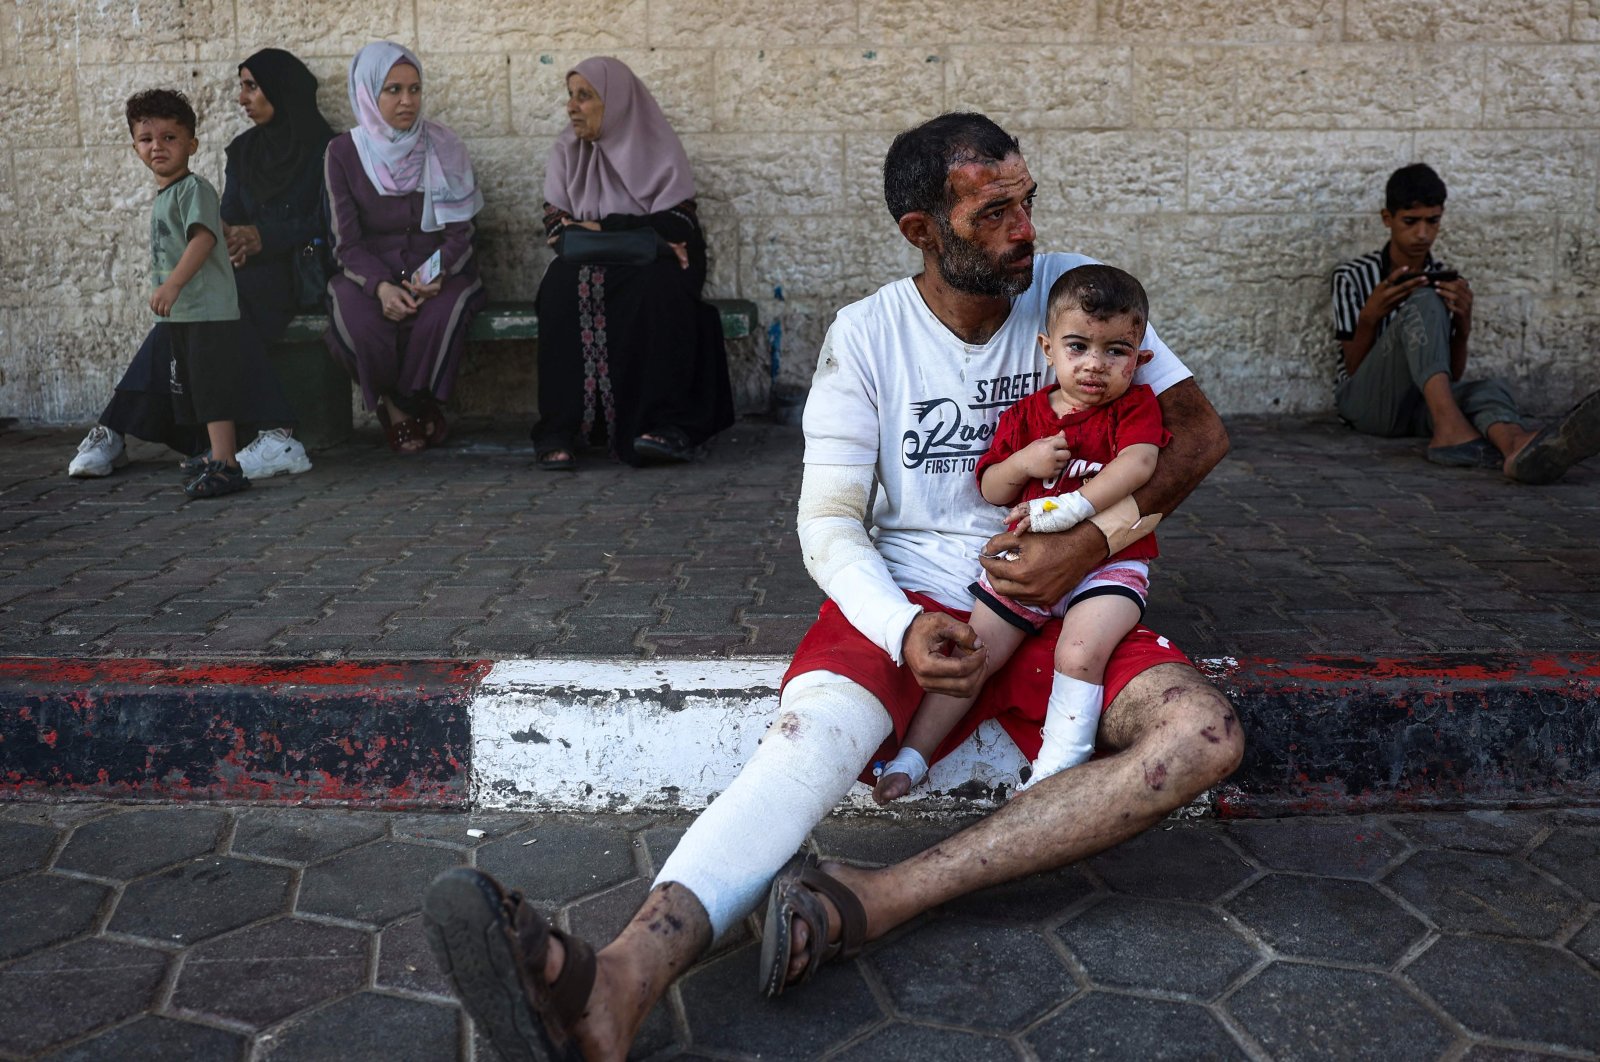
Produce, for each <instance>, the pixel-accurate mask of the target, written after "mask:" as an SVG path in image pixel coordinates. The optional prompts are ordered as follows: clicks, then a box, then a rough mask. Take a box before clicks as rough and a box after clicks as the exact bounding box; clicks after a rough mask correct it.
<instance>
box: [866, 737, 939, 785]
mask: <svg viewBox="0 0 1600 1062" xmlns="http://www.w3.org/2000/svg"><path fill="white" fill-rule="evenodd" d="M873 773H874V774H876V775H877V776H878V777H879V778H883V777H886V776H888V775H891V774H903V775H905V776H906V777H908V778H910V779H911V784H912V785H916V784H917V783H918V782H920V781H922V780H923V779H924V778H926V777H928V761H927V760H925V759H923V758H922V753H920V752H918V751H917V750H916V749H914V748H912V747H911V746H910V745H906V746H904V747H902V748H901V749H900V751H899V752H897V753H895V754H894V759H892V760H890V761H889V762H888V763H886V764H884V765H883V766H882V767H879V768H877V769H876V770H875V771H874V772H873Z"/></svg>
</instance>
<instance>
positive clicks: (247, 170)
mask: <svg viewBox="0 0 1600 1062" xmlns="http://www.w3.org/2000/svg"><path fill="white" fill-rule="evenodd" d="M239 69H240V70H245V69H248V70H249V71H250V76H251V77H252V78H254V79H255V83H256V84H257V85H259V86H260V87H261V92H262V94H263V95H264V96H266V97H267V102H268V103H270V104H272V120H271V121H269V122H267V123H266V124H264V125H254V126H251V127H250V128H249V129H246V130H245V131H244V132H242V133H240V134H239V135H238V136H236V137H234V138H233V142H232V143H230V144H229V145H228V157H229V158H231V159H234V160H236V161H237V162H238V164H239V175H240V178H241V179H242V180H243V181H244V186H245V188H246V189H248V190H249V192H250V195H251V197H252V198H254V199H255V201H256V202H257V203H270V202H273V201H274V200H277V199H279V198H281V197H282V196H283V194H284V193H285V192H287V191H288V190H289V189H290V187H291V186H292V185H293V184H294V182H295V179H296V178H298V177H299V176H300V174H301V173H302V172H304V170H305V168H306V166H307V165H309V164H311V163H313V162H319V161H320V160H321V158H322V152H323V150H324V149H325V148H326V147H327V146H328V141H330V140H332V139H333V129H332V127H331V126H329V125H328V120H327V119H326V118H324V117H323V116H322V112H321V111H320V110H318V109H317V77H316V75H315V74H313V73H312V72H311V71H309V70H307V69H306V64H304V63H302V62H301V61H300V60H299V59H296V58H295V57H294V56H293V55H291V54H289V53H288V52H286V51H284V50H283V49H281V48H263V49H261V50H260V51H259V52H257V53H255V54H254V55H252V56H251V57H250V58H248V59H246V60H245V61H244V62H242V63H240V64H239Z"/></svg>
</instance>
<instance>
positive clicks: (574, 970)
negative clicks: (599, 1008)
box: [505, 892, 595, 1029]
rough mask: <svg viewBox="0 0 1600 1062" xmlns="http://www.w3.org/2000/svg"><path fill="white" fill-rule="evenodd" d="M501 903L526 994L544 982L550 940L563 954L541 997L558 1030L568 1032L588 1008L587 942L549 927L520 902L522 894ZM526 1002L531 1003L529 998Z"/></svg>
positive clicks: (590, 954) (591, 966)
mask: <svg viewBox="0 0 1600 1062" xmlns="http://www.w3.org/2000/svg"><path fill="white" fill-rule="evenodd" d="M505 903H506V916H507V920H508V921H509V923H510V927H511V933H512V935H513V936H514V937H515V938H516V942H517V952H518V954H520V955H521V956H522V966H523V970H524V972H525V974H526V976H525V978H524V981H523V983H524V984H525V985H527V986H529V990H530V994H531V990H532V989H533V988H534V986H537V985H538V984H539V983H540V982H542V981H543V979H544V965H545V961H546V960H547V959H548V958H549V954H550V941H551V939H552V938H554V939H556V940H559V941H560V942H561V946H562V947H563V948H564V949H565V950H566V958H565V960H564V961H563V962H562V964H561V972H560V973H558V974H556V979H555V980H554V981H552V982H550V983H549V984H548V985H545V986H543V994H544V998H545V1001H546V1002H547V1003H548V1004H549V1006H550V1008H551V1009H552V1010H553V1011H554V1012H555V1018H556V1021H557V1022H559V1023H560V1025H561V1027H562V1028H563V1029H570V1028H572V1027H573V1026H574V1025H576V1024H578V1019H580V1018H582V1017H583V1012H584V1010H585V1008H587V1007H588V1005H589V994H590V992H591V991H593V989H594V978H595V954H594V948H592V947H590V946H589V943H588V941H585V940H582V939H580V938H578V937H575V936H572V935H571V934H569V933H563V932H562V931H561V930H559V929H557V928H555V927H554V926H552V925H551V924H550V920H549V919H548V918H546V917H545V916H544V915H543V914H542V913H540V911H539V910H538V909H537V908H536V907H534V906H533V905H532V904H531V903H528V902H527V901H526V900H524V899H523V898H522V893H520V892H511V893H507V894H506V896H505ZM529 1002H530V1003H532V1002H533V1000H532V999H531V998H530V1000H529ZM539 1009H540V1008H539V1007H538V1006H537V1005H535V1007H534V1010H535V1011H536V1012H537V1011H538V1010H539Z"/></svg>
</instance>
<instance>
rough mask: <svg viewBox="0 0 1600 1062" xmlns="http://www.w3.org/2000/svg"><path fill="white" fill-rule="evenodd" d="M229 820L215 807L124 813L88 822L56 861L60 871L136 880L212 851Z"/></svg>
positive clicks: (79, 829) (75, 832) (74, 832)
mask: <svg viewBox="0 0 1600 1062" xmlns="http://www.w3.org/2000/svg"><path fill="white" fill-rule="evenodd" d="M226 822H227V814H226V813H224V812H222V811H219V810H217V809H215V808H159V809H152V810H149V811H125V812H123V813H122V814H120V815H108V816H106V817H105V818H103V819H96V820H94V821H93V822H86V823H84V824H83V825H82V826H79V827H78V828H77V829H76V830H75V831H73V834H72V839H71V840H69V841H68V842H67V846H66V848H64V849H62V851H61V855H60V856H58V857H57V859H56V867H57V868H58V869H61V870H76V871H78V872H80V873H83V874H95V875H98V876H99V877H102V878H122V879H124V880H126V879H129V878H137V877H140V876H142V875H145V874H148V873H150V872H151V871H152V870H160V869H161V868H162V867H167V866H171V865H172V864H174V863H182V862H184V861H186V860H190V859H193V858H195V857H196V856H199V855H204V854H205V853H207V852H209V851H211V850H212V849H214V848H216V846H217V838H218V836H219V835H220V834H221V833H222V827H223V826H224V825H225V824H226Z"/></svg>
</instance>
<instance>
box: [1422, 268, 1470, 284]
mask: <svg viewBox="0 0 1600 1062" xmlns="http://www.w3.org/2000/svg"><path fill="white" fill-rule="evenodd" d="M1422 275H1423V276H1425V277H1427V278H1428V283H1429V284H1438V283H1441V282H1446V283H1448V282H1449V281H1452V280H1460V279H1461V274H1460V273H1458V272H1456V271H1455V270H1454V269H1437V270H1434V271H1433V272H1431V273H1423V274H1422Z"/></svg>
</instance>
